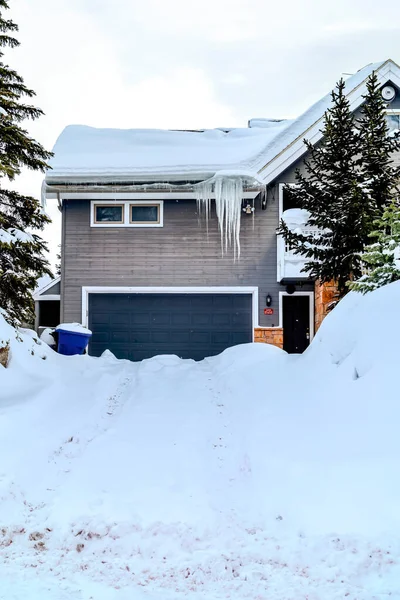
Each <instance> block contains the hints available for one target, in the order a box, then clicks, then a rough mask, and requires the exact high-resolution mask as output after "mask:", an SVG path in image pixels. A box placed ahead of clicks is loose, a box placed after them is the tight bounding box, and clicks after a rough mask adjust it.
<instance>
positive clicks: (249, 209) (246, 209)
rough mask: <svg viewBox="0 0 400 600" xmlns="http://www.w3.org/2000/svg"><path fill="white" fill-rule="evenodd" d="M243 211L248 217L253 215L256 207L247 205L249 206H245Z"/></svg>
mask: <svg viewBox="0 0 400 600" xmlns="http://www.w3.org/2000/svg"><path fill="white" fill-rule="evenodd" d="M242 210H243V212H244V213H246V215H252V214H253V212H254V206H251V205H250V204H247V206H244V207H243V209H242Z"/></svg>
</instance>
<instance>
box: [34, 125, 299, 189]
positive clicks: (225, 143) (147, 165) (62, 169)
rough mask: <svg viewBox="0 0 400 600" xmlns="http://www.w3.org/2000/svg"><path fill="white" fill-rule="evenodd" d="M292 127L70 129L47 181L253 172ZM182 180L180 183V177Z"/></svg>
mask: <svg viewBox="0 0 400 600" xmlns="http://www.w3.org/2000/svg"><path fill="white" fill-rule="evenodd" d="M287 125H288V122H287V121H286V122H285V121H284V122H277V123H275V124H274V126H271V127H268V128H246V129H232V130H230V131H228V132H226V131H225V132H224V131H221V130H220V129H209V130H205V131H196V132H193V131H166V130H158V129H96V128H94V127H87V126H84V125H69V126H68V127H66V128H65V129H64V131H63V132H62V133H61V135H60V137H59V138H58V140H57V142H56V144H55V147H54V153H55V155H54V157H53V158H52V160H51V161H50V165H51V167H52V171H49V172H47V175H46V181H47V182H49V183H51V182H52V181H55V180H58V181H60V180H64V179H66V178H71V177H74V178H79V177H80V178H93V177H94V178H95V177H100V178H103V177H111V178H115V177H117V178H133V179H139V178H143V177H144V178H146V177H150V178H151V176H154V175H166V176H168V177H171V176H172V178H174V177H173V176H174V175H175V176H185V178H188V179H189V178H193V179H196V178H198V179H203V178H204V176H212V175H214V174H215V173H216V172H217V171H221V170H224V171H227V170H229V171H233V170H234V171H238V170H241V171H243V172H247V171H250V170H251V163H252V159H253V158H254V156H255V155H258V154H259V153H260V152H262V151H263V149H264V148H265V147H266V146H267V145H268V143H269V142H270V141H271V139H272V138H274V137H276V136H277V135H278V134H280V133H281V132H282V131H283V130H284V129H285V128H286V127H287ZM175 178H176V177H175Z"/></svg>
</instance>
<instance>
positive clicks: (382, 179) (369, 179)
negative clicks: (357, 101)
mask: <svg viewBox="0 0 400 600" xmlns="http://www.w3.org/2000/svg"><path fill="white" fill-rule="evenodd" d="M380 88H381V84H380V83H379V82H378V77H377V75H376V73H375V71H374V72H373V73H372V75H371V76H370V77H369V79H368V81H367V93H366V95H365V96H363V98H364V101H365V102H364V104H363V106H362V109H361V118H360V119H358V120H357V122H356V125H357V128H358V130H359V138H360V148H359V150H360V154H359V157H358V161H357V163H358V166H359V169H360V172H361V176H362V179H363V181H364V191H365V193H366V194H367V195H369V198H370V202H371V203H374V204H375V205H376V208H377V215H376V217H379V216H380V215H381V214H382V211H383V210H384V209H385V207H386V206H388V204H390V202H391V201H392V198H393V194H394V191H395V188H396V187H397V185H398V182H399V170H398V168H396V167H394V166H393V160H392V155H393V152H395V151H398V150H400V139H399V138H398V137H397V136H396V137H391V136H389V128H388V126H387V123H386V118H385V109H386V108H387V104H386V102H385V101H384V99H383V98H382V94H381V89H380Z"/></svg>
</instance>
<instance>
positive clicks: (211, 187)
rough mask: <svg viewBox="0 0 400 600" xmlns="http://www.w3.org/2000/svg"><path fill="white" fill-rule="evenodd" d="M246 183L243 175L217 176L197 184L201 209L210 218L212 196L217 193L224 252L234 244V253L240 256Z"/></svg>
mask: <svg viewBox="0 0 400 600" xmlns="http://www.w3.org/2000/svg"><path fill="white" fill-rule="evenodd" d="M243 188H244V183H243V179H242V178H241V177H234V176H232V177H226V176H221V177H219V176H215V177H213V178H212V179H209V180H208V181H204V182H202V183H201V184H199V185H197V186H196V193H197V203H198V206H199V211H200V210H201V208H204V209H205V215H206V219H207V220H208V218H209V215H210V208H211V197H212V195H213V194H215V208H216V213H217V219H218V226H219V230H220V232H221V247H222V254H224V252H227V250H228V247H229V246H232V244H233V249H234V255H235V258H236V256H240V239H239V234H240V218H241V214H242V200H243Z"/></svg>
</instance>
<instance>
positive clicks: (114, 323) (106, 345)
mask: <svg viewBox="0 0 400 600" xmlns="http://www.w3.org/2000/svg"><path fill="white" fill-rule="evenodd" d="M89 328H90V329H91V330H92V332H93V336H92V339H91V342H90V345H89V354H91V355H92V356H100V355H101V354H102V352H104V350H106V349H109V350H111V352H113V354H115V356H117V358H127V359H129V360H134V361H137V360H143V359H144V358H151V357H152V356H156V355H157V354H176V355H177V356H179V357H181V358H193V359H195V360H201V359H203V358H205V357H206V356H213V355H216V354H219V353H220V352H222V351H223V350H225V349H226V348H229V347H230V346H235V345H236V344H243V343H247V342H251V341H252V339H253V331H252V296H251V295H250V294H90V295H89Z"/></svg>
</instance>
